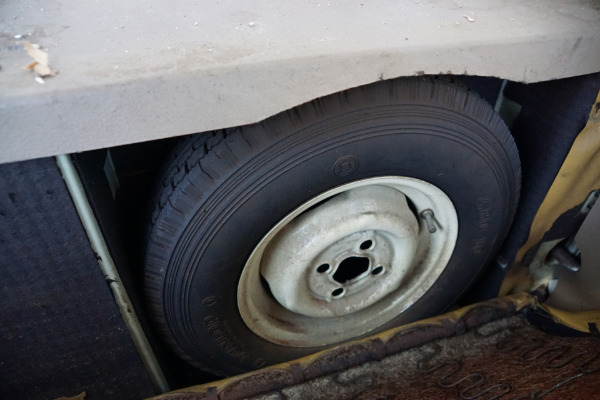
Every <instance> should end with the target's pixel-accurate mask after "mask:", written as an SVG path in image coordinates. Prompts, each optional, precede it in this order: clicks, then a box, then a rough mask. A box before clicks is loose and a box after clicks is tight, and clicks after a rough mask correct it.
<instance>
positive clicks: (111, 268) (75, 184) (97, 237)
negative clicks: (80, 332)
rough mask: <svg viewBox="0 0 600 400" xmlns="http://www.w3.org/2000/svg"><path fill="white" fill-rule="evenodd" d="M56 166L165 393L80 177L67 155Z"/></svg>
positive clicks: (127, 322) (163, 381) (138, 345)
mask: <svg viewBox="0 0 600 400" xmlns="http://www.w3.org/2000/svg"><path fill="white" fill-rule="evenodd" d="M56 163H57V164H58V168H59V169H60V171H61V173H62V176H63V179H64V181H65V183H66V185H67V188H68V190H69V193H70V194H71V198H72V199H73V203H74V204H75V208H76V209H77V214H79V218H80V220H81V223H82V224H83V228H84V229H85V232H86V234H87V237H88V239H89V241H90V245H91V246H92V249H93V250H94V252H95V253H96V254H97V256H98V264H99V265H100V269H101V270H102V273H103V274H104V278H105V279H106V281H107V282H108V283H109V287H110V289H111V290H112V292H113V294H114V298H115V301H116V303H117V306H118V307H119V311H120V312H121V316H122V317H123V321H125V325H126V326H127V329H128V330H129V334H130V335H131V339H132V340H133V343H134V344H135V347H136V348H137V350H138V352H139V354H140V357H141V358H142V362H143V363H144V366H145V367H146V371H147V372H148V375H149V376H150V379H151V380H152V383H153V384H154V386H155V387H156V389H157V390H159V391H160V392H161V393H165V392H168V391H169V385H168V384H167V380H166V379H165V376H164V374H163V372H162V370H161V368H160V365H159V364H158V360H157V359H156V356H155V355H154V352H153V351H152V348H151V347H150V343H148V339H147V338H146V335H145V334H144V331H143V329H142V326H141V325H140V322H139V320H138V318H137V315H136V313H135V311H134V309H133V305H132V304H131V301H130V299H129V296H128V295H127V292H126V291H125V287H124V286H123V284H122V282H121V278H120V276H119V273H118V272H117V268H116V266H115V263H114V262H113V259H112V257H111V256H110V252H109V251H108V247H107V246H106V241H105V240H104V237H103V236H102V232H101V230H100V227H99V226H98V221H97V220H96V217H95V216H94V213H93V211H92V208H91V206H90V203H89V202H88V199H87V197H86V195H85V191H84V189H83V186H82V185H81V180H80V179H79V175H78V174H77V171H76V170H75V167H74V166H73V163H72V162H71V158H70V156H69V155H65V154H63V155H59V156H56Z"/></svg>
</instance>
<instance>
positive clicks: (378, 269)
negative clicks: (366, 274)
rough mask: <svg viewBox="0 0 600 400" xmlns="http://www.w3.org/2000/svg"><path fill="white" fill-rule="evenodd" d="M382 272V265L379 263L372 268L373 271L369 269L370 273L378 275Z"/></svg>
mask: <svg viewBox="0 0 600 400" xmlns="http://www.w3.org/2000/svg"><path fill="white" fill-rule="evenodd" d="M382 272H383V267H382V266H381V265H380V266H378V267H375V268H373V271H371V274H373V275H379V274H381V273H382Z"/></svg>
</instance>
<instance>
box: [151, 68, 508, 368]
mask: <svg viewBox="0 0 600 400" xmlns="http://www.w3.org/2000/svg"><path fill="white" fill-rule="evenodd" d="M162 183H163V184H162V185H161V188H160V189H159V191H158V194H157V198H158V201H157V204H156V208H155V211H154V215H153V218H152V225H151V233H150V239H149V243H148V248H147V256H146V289H147V297H148V304H149V306H150V309H151V312H152V314H153V317H154V319H155V321H156V323H157V326H158V328H159V330H160V331H161V333H162V335H163V337H164V338H165V339H166V341H167V342H168V343H169V344H170V345H171V347H172V348H173V349H174V350H175V351H176V352H177V353H178V354H179V355H180V356H182V357H183V358H185V359H186V360H188V361H189V362H190V363H192V364H193V365H195V366H197V367H199V368H202V369H204V370H207V371H210V372H212V373H215V374H218V375H230V374H235V373H240V372H244V371H248V370H251V369H256V368H259V367H262V366H265V365H269V364H273V363H277V362H281V361H284V360H287V359H292V358H296V357H300V356H302V355H305V354H308V353H312V352H315V351H318V350H320V349H323V348H324V347H326V346H331V345H333V344H336V343H340V342H344V341H348V340H351V339H353V338H359V337H361V336H364V335H367V334H371V333H374V332H377V331H381V330H384V329H388V328H391V327H393V326H395V325H398V324H402V323H406V322H410V321H413V320H416V319H420V318H423V317H427V316H431V315H434V314H437V313H439V312H441V311H443V310H444V309H445V308H447V307H448V306H450V305H451V304H452V303H453V302H454V301H455V300H456V299H457V297H458V296H459V295H460V294H461V293H462V292H463V291H464V290H465V289H466V288H467V287H468V286H469V284H471V283H472V282H473V281H474V279H475V278H476V276H477V275H478V273H479V272H480V271H481V269H482V268H483V267H485V265H486V263H488V262H489V261H490V258H491V257H492V256H493V255H494V252H495V251H496V250H497V249H498V246H499V245H500V243H501V240H502V239H503V237H504V235H505V234H506V232H507V229H508V227H509V224H510V222H511V219H512V216H513V214H514V211H515V207H516V204H517V200H518V193H519V184H520V166H519V161H518V154H517V150H516V147H515V145H514V142H513V140H512V137H511V135H510V133H509V132H508V129H507V128H506V126H505V125H504V123H503V122H502V120H501V119H500V118H499V117H498V115H497V114H496V113H495V112H494V111H493V109H492V108H491V107H490V106H489V105H488V104H487V103H486V102H485V101H483V100H482V99H481V98H479V97H478V96H477V95H476V94H474V93H472V92H470V91H469V90H468V89H466V88H463V87H460V86H458V85H456V84H454V83H451V82H449V81H446V80H441V79H434V78H419V79H399V80H394V81H385V82H379V83H377V84H373V85H369V86H364V87H359V88H355V89H351V90H348V91H345V92H342V93H338V94H335V95H332V96H328V97H325V98H322V99H318V100H315V101H313V102H311V103H307V104H305V105H302V106H300V107H297V108H295V109H293V110H290V111H288V112H285V113H282V114H279V115H277V116H274V117H272V118H269V119H267V120H265V121H263V122H261V123H258V124H254V125H250V126H246V127H242V128H236V129H231V130H224V131H218V132H212V133H208V134H202V135H196V136H192V137H189V138H187V139H186V140H184V141H183V142H182V143H181V144H180V146H179V147H178V148H177V150H176V152H175V154H174V156H173V160H172V161H171V163H170V165H169V166H168V167H167V169H166V171H165V173H164V178H163V180H162Z"/></svg>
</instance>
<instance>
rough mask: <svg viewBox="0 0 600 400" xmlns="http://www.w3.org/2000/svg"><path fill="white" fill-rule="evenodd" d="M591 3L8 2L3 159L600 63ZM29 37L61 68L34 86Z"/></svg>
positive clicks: (597, 16) (1, 42)
mask: <svg viewBox="0 0 600 400" xmlns="http://www.w3.org/2000/svg"><path fill="white" fill-rule="evenodd" d="M599 25H600V12H599V11H598V5H597V2H596V1H594V0H578V1H575V0H572V1H562V0H551V1H548V0H530V1H527V2H522V1H515V0H503V1H497V0H467V1H450V2H439V1H434V0H426V1H419V2H410V3H403V4H401V5H400V4H398V2H395V1H391V0H379V1H370V0H368V1H360V2H358V1H357V2H353V3H348V2H339V1H327V2H325V1H323V2H321V1H318V2H306V1H293V2H285V3H279V4H276V5H275V4H273V2H271V1H267V0H260V1H253V2H241V1H221V2H212V3H210V4H200V3H197V2H194V1H191V0H184V1H179V2H177V4H173V3H172V2H167V1H154V2H151V3H148V2H145V1H142V0H134V1H127V2H120V1H114V0H110V1H103V2H77V1H72V0H58V1H53V2H47V1H42V0H33V1H28V2H18V1H4V2H2V3H0V58H1V60H0V64H1V66H2V70H1V72H0V87H2V102H1V104H0V121H2V130H1V131H0V132H1V133H0V141H1V142H2V146H1V147H0V162H8V161H16V160H22V159H27V158H35V157H41V156H49V155H56V154H64V153H72V152H78V151H83V150H91V149H97V148H103V147H109V146H117V145H121V144H126V143H135V142H140V141H147V140H152V139H158V138H165V137H172V136H177V135H184V134H189V133H194V132H201V131H207V130H212V129H220V128H224V127H232V126H238V125H243V124H248V123H252V122H256V121H259V120H262V119H264V118H266V117H268V116H271V115H274V114H276V113H278V112H280V111H282V110H286V109H289V108H291V107H293V106H296V105H298V104H301V103H304V102H306V101H309V100H312V99H315V98H318V97H321V96H324V95H327V94H330V93H334V92H339V91H341V90H343V89H347V88H350V87H355V86H358V85H362V84H368V83H371V82H375V81H377V80H380V79H390V78H394V77H399V76H413V75H421V74H440V73H443V74H458V75H460V74H469V75H483V76H497V77H502V78H506V79H511V80H517V81H524V82H536V81H542V80H549V79H556V78H561V77H568V76H576V75H582V74H587V73H592V72H596V71H598V70H600V30H599V29H598V26H599ZM26 41H29V42H31V43H38V44H40V45H41V46H42V47H43V48H44V49H46V50H47V52H48V57H49V67H50V68H51V69H52V70H54V71H57V72H58V74H57V75H56V76H53V77H49V78H47V79H45V83H44V84H39V83H38V82H36V81H35V80H34V73H33V72H32V71H30V70H26V69H23V68H22V67H23V66H26V65H28V64H30V62H31V61H32V60H31V58H30V57H29V56H28V54H27V52H26V51H25V49H24V44H25V42H26Z"/></svg>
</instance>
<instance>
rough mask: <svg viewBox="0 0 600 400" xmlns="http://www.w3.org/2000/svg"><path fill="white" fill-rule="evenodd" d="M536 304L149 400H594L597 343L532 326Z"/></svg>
mask: <svg viewBox="0 0 600 400" xmlns="http://www.w3.org/2000/svg"><path fill="white" fill-rule="evenodd" d="M537 301H538V299H537V298H536V297H531V296H527V295H516V296H513V297H507V298H504V299H496V300H493V301H489V302H485V303H479V304H475V305H472V306H468V307H465V308H463V309H460V310H456V311H453V312H451V313H448V314H444V315H442V316H439V317H435V318H431V319H429V320H424V321H419V322H417V323H414V324H409V325H406V326H403V327H398V328H395V329H392V330H390V331H388V332H384V333H382V334H379V335H375V336H373V337H370V338H367V339H364V340H361V341H357V342H352V343H348V344H344V345H340V346H338V347H336V348H333V349H331V350H327V351H325V352H322V353H317V354H315V355H313V356H309V357H305V358H303V359H300V360H295V361H291V362H289V363H284V364H280V365H276V366H273V367H269V368H265V369H263V370H260V371H256V372H252V373H249V374H246V375H241V376H238V377H233V378H229V379H225V380H222V381H218V382H214V383H211V384H205V385H200V386H196V387H191V388H187V389H182V390H178V391H176V392H172V393H168V394H164V395H161V396H158V397H156V398H155V400H217V399H219V400H235V399H253V400H283V399H285V400H300V399H315V400H318V399H323V400H337V399H340V400H342V399H355V400H392V399H436V400H437V399H440V400H444V399H465V400H469V399H473V400H475V399H476V400H494V399H502V400H535V399H543V400H566V399H576V400H579V399H586V400H587V399H600V339H598V338H596V337H591V336H584V337H559V336H553V335H549V334H547V333H544V332H542V331H540V330H538V329H536V328H534V327H533V326H532V325H530V323H529V322H528V321H527V319H526V318H525V317H524V316H523V315H524V313H528V312H530V311H531V310H534V309H535V307H536V304H537V303H536V302H537ZM519 310H520V312H518V311H519Z"/></svg>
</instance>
